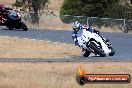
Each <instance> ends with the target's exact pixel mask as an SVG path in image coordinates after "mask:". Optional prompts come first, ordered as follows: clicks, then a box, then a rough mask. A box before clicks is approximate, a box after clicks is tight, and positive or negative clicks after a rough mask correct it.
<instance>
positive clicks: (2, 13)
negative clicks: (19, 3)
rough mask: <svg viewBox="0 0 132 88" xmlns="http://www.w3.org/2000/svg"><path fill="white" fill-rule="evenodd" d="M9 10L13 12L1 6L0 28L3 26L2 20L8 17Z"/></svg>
mask: <svg viewBox="0 0 132 88" xmlns="http://www.w3.org/2000/svg"><path fill="white" fill-rule="evenodd" d="M7 10H12V8H10V7H5V6H4V5H3V4H0V26H1V24H2V18H3V17H6V16H7Z"/></svg>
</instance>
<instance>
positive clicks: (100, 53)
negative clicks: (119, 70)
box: [89, 42, 106, 57]
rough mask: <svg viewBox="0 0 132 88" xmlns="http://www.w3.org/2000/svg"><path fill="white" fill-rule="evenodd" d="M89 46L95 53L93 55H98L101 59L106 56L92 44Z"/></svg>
mask: <svg viewBox="0 0 132 88" xmlns="http://www.w3.org/2000/svg"><path fill="white" fill-rule="evenodd" d="M89 46H90V48H91V49H93V50H94V51H95V53H97V54H99V55H100V56H101V57H105V56H106V54H105V53H104V52H103V51H101V50H100V49H98V47H97V46H96V45H95V44H93V43H92V42H91V43H90V44H89Z"/></svg>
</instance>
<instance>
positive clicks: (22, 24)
mask: <svg viewBox="0 0 132 88" xmlns="http://www.w3.org/2000/svg"><path fill="white" fill-rule="evenodd" d="M21 28H22V29H23V31H27V30H28V27H27V25H26V24H25V23H24V22H21Z"/></svg>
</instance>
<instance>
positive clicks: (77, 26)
mask: <svg viewBox="0 0 132 88" xmlns="http://www.w3.org/2000/svg"><path fill="white" fill-rule="evenodd" d="M80 26H81V24H80V23H79V22H78V21H75V22H73V24H72V28H73V30H74V31H76V32H78V31H79V30H80Z"/></svg>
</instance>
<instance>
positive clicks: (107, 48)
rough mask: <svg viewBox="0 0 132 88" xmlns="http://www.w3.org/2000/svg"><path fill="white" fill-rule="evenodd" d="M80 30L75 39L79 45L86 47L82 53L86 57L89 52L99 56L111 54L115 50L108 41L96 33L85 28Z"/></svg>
mask: <svg viewBox="0 0 132 88" xmlns="http://www.w3.org/2000/svg"><path fill="white" fill-rule="evenodd" d="M81 32H82V33H80V35H79V36H78V37H77V40H78V43H79V45H80V46H81V47H83V48H85V49H86V52H85V53H83V56H84V57H88V56H89V55H90V53H94V54H95V55H100V56H101V57H105V56H113V55H114V54H115V50H114V49H113V48H112V45H111V44H110V43H109V41H106V40H105V39H104V38H102V37H101V36H100V35H98V34H97V33H94V32H90V31H88V30H87V29H83V30H82V31H81Z"/></svg>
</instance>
